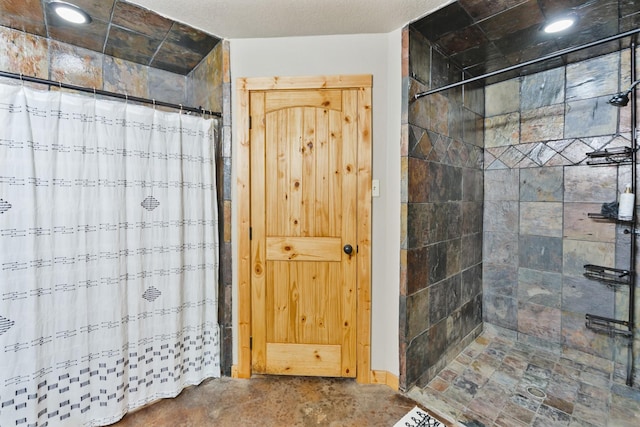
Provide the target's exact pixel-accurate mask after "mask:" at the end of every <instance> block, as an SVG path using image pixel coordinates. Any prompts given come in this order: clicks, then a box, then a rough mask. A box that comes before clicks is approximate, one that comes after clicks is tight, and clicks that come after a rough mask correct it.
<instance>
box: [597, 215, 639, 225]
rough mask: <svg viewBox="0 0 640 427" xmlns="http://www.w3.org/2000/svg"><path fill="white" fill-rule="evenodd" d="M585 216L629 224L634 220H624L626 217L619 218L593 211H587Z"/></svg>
mask: <svg viewBox="0 0 640 427" xmlns="http://www.w3.org/2000/svg"><path fill="white" fill-rule="evenodd" d="M587 217H589V218H591V219H598V220H603V221H616V222H622V223H625V224H630V223H632V222H635V221H634V220H632V219H631V220H626V219H619V218H617V217H615V216H608V215H603V214H601V213H595V212H593V213H592V212H589V213H587Z"/></svg>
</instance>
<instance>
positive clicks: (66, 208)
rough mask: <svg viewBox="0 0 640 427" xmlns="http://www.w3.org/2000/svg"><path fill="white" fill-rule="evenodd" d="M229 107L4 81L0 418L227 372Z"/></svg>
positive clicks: (42, 418)
mask: <svg viewBox="0 0 640 427" xmlns="http://www.w3.org/2000/svg"><path fill="white" fill-rule="evenodd" d="M216 138H217V123H216V120H215V119H208V120H206V119H203V118H201V117H193V116H187V115H184V114H178V113H166V112H161V111H156V110H155V109H152V108H146V107H141V106H136V105H127V103H119V102H113V101H106V100H102V99H95V98H94V97H86V96H78V95H72V94H68V93H63V92H59V91H49V92H46V91H39V90H33V89H30V88H25V87H22V86H20V85H18V86H14V85H7V84H0V425H2V426H4V425H16V426H21V425H24V426H46V425H49V426H54V425H65V426H66V425H70V426H74V425H105V424H110V423H113V422H115V421H117V420H118V419H119V418H121V417H122V415H123V414H124V413H126V412H127V411H128V410H130V409H133V408H136V407H139V406H141V405H144V404H146V403H148V402H150V401H152V400H155V399H158V398H162V397H172V396H175V395H176V394H178V393H179V392H180V390H182V389H183V388H184V387H186V386H187V385H192V384H198V383H200V382H201V381H202V380H203V379H205V378H207V377H217V376H220V367H219V357H220V356H219V342H218V336H219V335H218V322H217V271H218V261H217V260H218V241H217V236H218V219H217V209H216V185H215V171H214V164H215V162H214V144H215V139H216Z"/></svg>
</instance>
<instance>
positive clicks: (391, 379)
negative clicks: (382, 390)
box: [369, 370, 400, 391]
mask: <svg viewBox="0 0 640 427" xmlns="http://www.w3.org/2000/svg"><path fill="white" fill-rule="evenodd" d="M369 380H370V382H371V384H384V385H386V386H388V387H391V388H392V389H394V390H395V391H398V390H400V381H399V380H398V377H397V376H396V375H393V374H392V373H391V372H389V371H375V370H372V371H371V373H370V375H369Z"/></svg>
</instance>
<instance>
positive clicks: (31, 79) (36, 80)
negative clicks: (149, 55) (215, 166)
mask: <svg viewBox="0 0 640 427" xmlns="http://www.w3.org/2000/svg"><path fill="white" fill-rule="evenodd" d="M0 77H8V78H10V79H18V80H22V81H25V82H32V83H40V84H45V85H49V86H58V87H60V88H63V89H72V90H77V91H79V92H86V93H92V94H94V95H103V96H109V97H111V98H119V99H124V100H125V101H133V102H140V103H142V104H151V105H159V106H161V107H168V108H175V109H178V110H181V111H188V112H190V113H198V114H208V115H211V116H216V117H222V113H219V112H217V111H210V110H205V109H203V108H199V107H198V108H195V107H185V106H183V105H182V104H173V103H170V102H163V101H156V100H155V99H148V98H140V97H138V96H129V95H127V94H122V93H116V92H109V91H106V90H100V89H95V88H88V87H83V86H76V85H71V84H68V83H62V82H56V81H53V80H47V79H42V78H39V77H33V76H25V75H24V74H17V73H10V72H8V71H0Z"/></svg>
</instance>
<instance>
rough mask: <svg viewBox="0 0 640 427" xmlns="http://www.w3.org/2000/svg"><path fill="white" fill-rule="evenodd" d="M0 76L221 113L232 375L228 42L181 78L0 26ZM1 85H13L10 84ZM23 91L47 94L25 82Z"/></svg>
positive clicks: (224, 328) (223, 316) (225, 329)
mask: <svg viewBox="0 0 640 427" xmlns="http://www.w3.org/2000/svg"><path fill="white" fill-rule="evenodd" d="M0 70H3V71H8V72H12V73H18V74H19V73H22V74H24V75H28V76H34V77H39V78H44V79H50V80H55V81H60V82H63V83H69V84H74V85H78V86H85V87H89V88H96V89H103V90H107V91H111V92H118V93H126V94H129V95H131V96H138V97H143V98H150V99H156V100H158V101H165V102H170V103H175V104H183V105H188V106H195V107H202V108H204V109H207V110H212V111H220V112H222V113H223V119H222V125H221V127H220V131H221V132H222V137H221V138H220V141H221V144H219V145H218V147H216V162H217V168H218V169H217V171H218V176H217V186H218V195H219V206H218V212H219V215H218V218H219V222H220V284H219V286H220V288H219V301H220V308H219V321H220V325H221V332H222V339H221V342H222V349H221V350H222V352H221V358H222V360H221V366H222V369H223V373H224V374H225V375H230V374H231V364H232V353H231V352H232V350H231V349H232V345H231V270H232V269H231V118H230V113H229V112H230V111H231V98H230V93H231V78H230V72H229V43H228V41H221V42H219V43H218V44H216V45H215V47H214V48H213V49H212V51H211V52H210V53H209V54H208V55H207V56H206V57H205V58H204V59H203V60H202V61H201V62H200V64H198V65H197V66H196V67H195V68H194V69H193V71H191V72H190V73H189V74H188V75H187V76H185V75H182V74H176V73H172V72H169V71H165V70H160V69H157V68H153V67H150V66H145V65H141V64H138V63H135V62H130V61H127V60H123V59H118V58H114V57H111V56H108V55H105V54H101V53H98V52H95V51H92V50H87V49H84V48H80V47H77V46H73V45H70V44H66V43H62V42H58V41H55V40H53V39H48V38H45V37H40V36H37V35H33V34H29V33H25V32H22V31H19V30H15V29H12V28H8V27H4V26H0ZM5 81H7V82H8V83H11V84H16V80H13V79H5ZM25 85H31V86H35V87H39V88H40V89H45V90H46V89H47V88H48V86H45V85H38V84H32V83H28V82H26V83H25ZM52 90H57V89H56V88H55V87H54V88H53V89H52ZM158 108H161V107H158ZM171 111H175V110H171Z"/></svg>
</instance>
